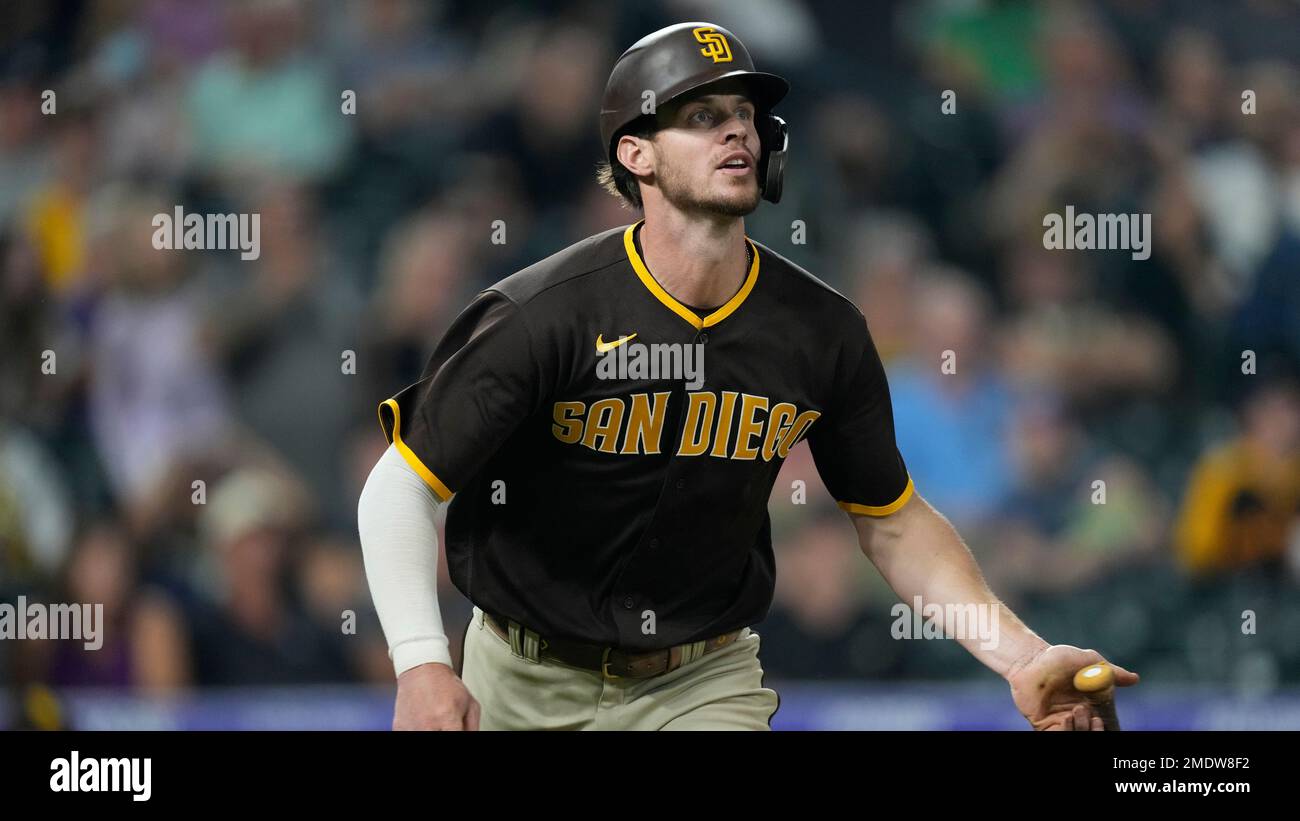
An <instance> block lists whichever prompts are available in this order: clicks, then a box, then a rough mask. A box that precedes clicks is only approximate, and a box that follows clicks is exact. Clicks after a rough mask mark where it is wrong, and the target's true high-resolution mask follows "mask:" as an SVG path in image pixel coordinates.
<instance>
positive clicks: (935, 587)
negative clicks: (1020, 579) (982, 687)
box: [853, 494, 1049, 678]
mask: <svg viewBox="0 0 1300 821" xmlns="http://www.w3.org/2000/svg"><path fill="white" fill-rule="evenodd" d="M853 523H854V526H855V527H856V528H857V531H858V544H859V546H860V547H861V548H862V552H863V553H864V554H865V555H866V556H867V558H868V559H870V560H871V562H872V563H873V564H874V565H875V566H876V569H877V570H879V571H880V574H881V575H882V576H884V578H885V580H886V581H887V582H889V586H890V587H892V588H893V590H894V592H895V593H897V594H898V596H899V598H901V599H902V600H903V601H904V602H905V603H907V604H908V605H911V604H912V602H913V600H914V598H915V597H917V596H919V597H920V598H921V600H922V601H923V602H924V603H925V604H926V605H931V604H934V605H939V606H940V607H943V606H945V605H956V606H966V605H972V604H973V605H976V606H977V607H979V608H991V610H990V613H996V616H995V617H994V616H992V615H990V616H989V617H988V623H992V624H996V626H997V631H996V641H994V642H989V641H987V640H986V639H985V638H982V637H980V636H978V635H972V634H971V633H970V631H953V629H952V628H953V626H954V625H953V621H954V619H953V618H952V615H953V610H952V609H948V608H946V609H945V610H946V613H947V616H948V617H947V619H946V623H945V627H947V628H948V630H947V633H948V634H949V635H952V634H953V633H954V632H956V633H957V635H955V636H954V638H955V639H956V640H957V641H958V642H960V643H961V645H962V646H963V647H965V648H966V649H967V650H969V651H970V652H971V654H972V655H974V656H975V657H976V658H977V659H979V660H980V662H981V663H983V664H984V665H985V666H987V667H988V668H989V669H991V670H993V671H994V672H996V673H997V674H998V675H1000V676H1002V677H1003V678H1007V677H1008V676H1009V675H1010V673H1011V672H1013V670H1014V669H1015V668H1017V667H1019V666H1020V665H1023V664H1024V663H1025V662H1026V661H1027V660H1029V659H1030V658H1032V657H1034V656H1035V655H1037V654H1038V653H1040V652H1042V651H1043V650H1045V649H1046V648H1047V647H1048V646H1049V645H1048V643H1047V642H1046V641H1044V640H1043V639H1042V638H1040V637H1039V636H1038V635H1037V634H1036V633H1034V631H1032V630H1030V629H1029V628H1028V627H1026V626H1025V624H1024V623H1023V622H1022V621H1021V620H1020V619H1019V618H1017V617H1016V615H1015V614H1014V613H1012V612H1011V609H1010V608H1008V607H1007V606H1006V605H1005V604H1003V603H1002V602H1001V600H999V599H998V597H997V596H996V595H994V593H993V591H992V590H990V589H989V586H988V584H987V582H985V580H984V574H983V573H982V572H981V571H980V568H979V564H978V563H976V561H975V557H974V556H972V555H971V552H970V550H969V549H968V548H967V547H966V544H965V542H963V541H962V539H961V536H959V535H958V534H957V531H956V530H955V529H954V528H953V526H952V525H951V524H950V523H949V522H948V520H947V519H946V518H944V516H943V515H942V514H940V513H939V512H938V511H936V510H935V509H934V508H933V507H931V506H930V504H929V503H928V502H926V501H925V500H924V499H923V498H921V496H920V494H916V495H914V496H913V497H912V499H910V500H909V501H908V503H907V504H905V505H903V507H902V508H900V509H899V510H897V511H895V512H894V513H892V514H890V515H888V516H881V517H873V516H853ZM994 618H996V621H994V620H993V619H994Z"/></svg>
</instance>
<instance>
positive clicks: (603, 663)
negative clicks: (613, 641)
mask: <svg viewBox="0 0 1300 821" xmlns="http://www.w3.org/2000/svg"><path fill="white" fill-rule="evenodd" d="M613 649H614V648H612V647H606V648H605V650H604V652H603V653H601V654H600V674H601V676H603V677H605V678H607V679H609V680H610V681H613V680H614V679H618V678H623V677H622V676H616V675H614V674H613V673H611V672H610V671H609V653H610V651H611V650H613Z"/></svg>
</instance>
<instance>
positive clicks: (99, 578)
mask: <svg viewBox="0 0 1300 821" xmlns="http://www.w3.org/2000/svg"><path fill="white" fill-rule="evenodd" d="M58 600H59V601H60V602H61V603H68V604H85V603H90V604H94V605H100V604H102V605H103V621H102V622H101V623H100V624H99V625H98V629H99V631H100V632H99V636H100V638H101V639H102V641H103V644H102V646H100V647H99V648H97V649H94V650H89V649H86V647H85V645H84V643H83V642H81V641H72V640H64V641H59V642H57V643H55V644H54V645H53V648H54V649H53V651H52V653H51V657H50V659H49V672H48V682H49V683H50V684H51V685H54V686H56V687H68V686H77V687H125V688H130V689H138V690H142V691H145V692H149V693H162V692H167V691H170V690H174V689H176V688H177V687H180V686H182V685H184V684H188V683H189V676H190V672H189V671H190V657H189V647H188V646H187V643H186V636H185V630H184V626H183V622H182V620H181V614H180V611H179V610H178V609H177V608H176V606H175V605H174V604H173V603H172V602H171V601H170V600H169V599H167V598H166V597H165V596H164V595H162V594H161V593H160V592H158V591H157V590H152V589H148V588H144V587H141V586H140V583H139V580H138V572H137V565H136V556H135V554H134V551H133V550H132V547H131V545H130V544H129V543H128V542H127V539H126V536H125V534H124V533H123V532H122V530H121V529H119V528H117V527H116V526H114V525H113V524H111V523H108V522H103V523H99V524H96V525H94V526H92V527H90V528H89V529H87V530H86V531H85V532H84V533H83V534H82V535H81V537H80V538H79V539H78V541H77V546H76V548H75V550H74V551H73V553H72V556H71V557H70V559H69V561H68V565H67V570H66V572H65V574H64V578H63V584H62V585H61V590H60V591H59V594H58Z"/></svg>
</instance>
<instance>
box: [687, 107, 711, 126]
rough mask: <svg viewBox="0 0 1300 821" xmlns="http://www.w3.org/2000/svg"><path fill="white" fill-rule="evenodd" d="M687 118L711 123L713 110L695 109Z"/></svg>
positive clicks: (695, 121)
mask: <svg viewBox="0 0 1300 821" xmlns="http://www.w3.org/2000/svg"><path fill="white" fill-rule="evenodd" d="M688 120H689V121H690V122H692V123H700V124H703V123H711V122H713V112H712V111H710V110H708V109H707V108H701V109H697V110H696V111H695V112H694V113H692V114H691V115H690V117H689V118H688Z"/></svg>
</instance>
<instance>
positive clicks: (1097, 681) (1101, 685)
mask: <svg viewBox="0 0 1300 821" xmlns="http://www.w3.org/2000/svg"><path fill="white" fill-rule="evenodd" d="M1114 686H1115V671H1114V670H1112V669H1111V667H1110V665H1109V664H1106V663H1105V662H1101V663H1100V664H1093V665H1089V666H1088V667H1085V668H1083V669H1082V670H1080V671H1079V672H1077V673H1075V674H1074V689H1076V690H1078V691H1079V692H1081V693H1102V692H1105V691H1106V690H1109V689H1110V688H1112V687H1114Z"/></svg>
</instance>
